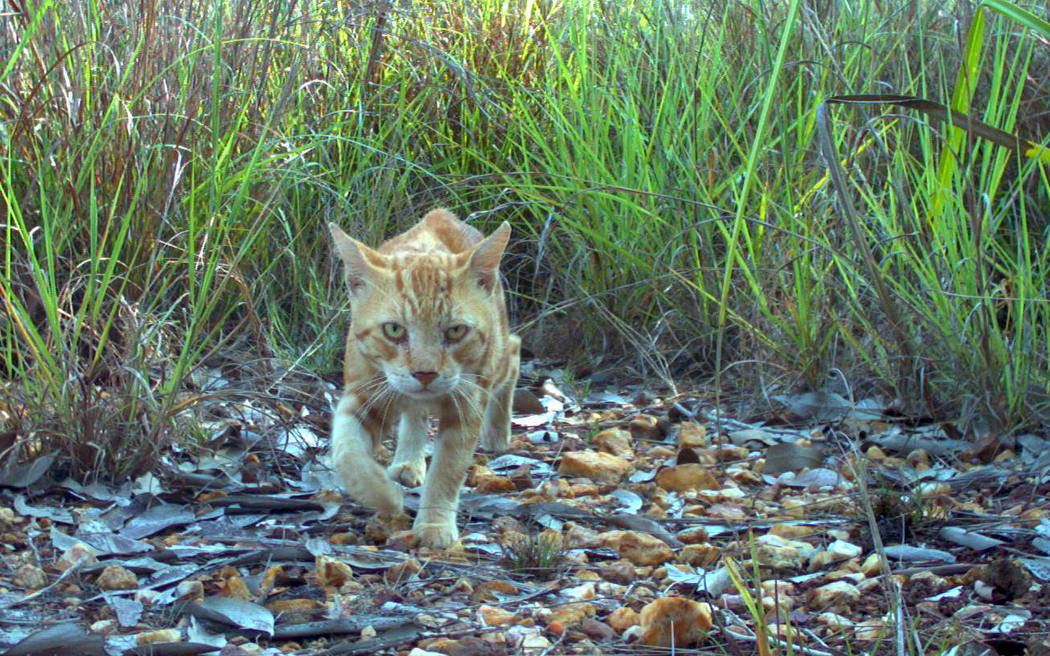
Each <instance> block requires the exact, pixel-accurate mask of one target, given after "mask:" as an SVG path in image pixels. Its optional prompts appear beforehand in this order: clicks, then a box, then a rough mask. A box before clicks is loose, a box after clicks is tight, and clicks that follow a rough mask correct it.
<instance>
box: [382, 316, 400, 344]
mask: <svg viewBox="0 0 1050 656" xmlns="http://www.w3.org/2000/svg"><path fill="white" fill-rule="evenodd" d="M383 336H384V337H386V338H387V339H389V340H390V341H392V342H400V341H401V340H403V339H404V338H405V327H404V326H402V325H401V324H399V323H394V322H393V321H387V322H386V323H384V324H383Z"/></svg>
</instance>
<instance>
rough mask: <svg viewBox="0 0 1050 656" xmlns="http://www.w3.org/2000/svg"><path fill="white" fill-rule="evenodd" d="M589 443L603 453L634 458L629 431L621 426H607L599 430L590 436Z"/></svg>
mask: <svg viewBox="0 0 1050 656" xmlns="http://www.w3.org/2000/svg"><path fill="white" fill-rule="evenodd" d="M591 444H593V445H594V446H595V448H597V449H598V450H599V451H601V452H603V453H611V454H612V455H614V456H620V457H621V458H625V459H627V460H630V459H631V458H634V449H633V448H631V444H632V440H631V433H628V432H627V431H625V430H624V429H622V428H607V429H605V430H603V431H600V432H599V433H597V434H596V435H595V436H594V437H592V438H591Z"/></svg>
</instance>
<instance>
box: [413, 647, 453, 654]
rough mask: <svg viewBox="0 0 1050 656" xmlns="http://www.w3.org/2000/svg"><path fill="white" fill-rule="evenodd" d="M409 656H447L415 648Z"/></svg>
mask: <svg viewBox="0 0 1050 656" xmlns="http://www.w3.org/2000/svg"><path fill="white" fill-rule="evenodd" d="M408 656H445V654H442V653H441V652H439V651H427V650H426V649H420V648H419V647H413V648H412V651H410V652H408Z"/></svg>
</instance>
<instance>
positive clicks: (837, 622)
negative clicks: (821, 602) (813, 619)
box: [817, 611, 853, 632]
mask: <svg viewBox="0 0 1050 656" xmlns="http://www.w3.org/2000/svg"><path fill="white" fill-rule="evenodd" d="M817 622H819V623H821V624H823V625H824V626H826V627H828V628H829V629H831V630H832V631H835V632H838V631H841V630H843V629H848V628H850V627H852V626H853V620H851V619H849V618H848V617H843V616H842V615H838V614H836V613H832V612H831V611H825V612H823V613H819V614H818V615H817Z"/></svg>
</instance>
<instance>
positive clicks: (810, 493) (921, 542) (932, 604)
mask: <svg viewBox="0 0 1050 656" xmlns="http://www.w3.org/2000/svg"><path fill="white" fill-rule="evenodd" d="M525 379H526V382H529V383H530V384H531V390H529V391H523V392H522V393H520V394H519V395H518V398H517V399H516V415H515V421H514V423H515V429H514V433H515V437H514V440H513V444H512V448H511V449H510V451H509V452H507V453H504V454H480V453H479V454H478V455H477V457H476V463H477V464H476V465H475V466H474V467H473V468H472V470H471V472H470V476H469V479H468V481H467V485H468V487H467V489H465V490H464V495H463V501H462V506H461V515H460V528H461V533H462V540H461V542H460V543H459V544H457V545H454V546H453V547H452V548H450V549H448V550H445V551H431V550H427V549H422V548H419V547H418V545H417V544H416V542H415V540H414V536H413V535H412V533H411V531H408V530H407V529H408V527H409V525H410V520H409V519H408V517H398V518H373V517H371V516H370V514H369V513H367V512H366V511H364V510H363V509H361V508H359V507H358V506H356V505H355V504H354V503H352V502H351V501H350V500H348V499H346V498H344V497H342V496H340V495H339V494H336V493H334V492H332V491H330V489H331V487H332V486H333V485H334V482H333V481H332V479H331V474H330V472H328V471H327V470H326V469H325V468H324V466H323V464H322V463H323V452H324V440H325V437H324V436H325V435H326V434H327V429H326V426H327V422H328V415H327V412H328V409H327V403H328V400H327V399H325V398H324V397H325V396H326V395H327V394H331V393H333V392H334V388H333V389H327V390H326V389H323V388H319V389H318V391H317V393H316V394H313V395H310V394H307V395H288V396H286V397H285V398H283V399H281V400H280V401H279V402H268V403H259V404H253V403H238V404H230V403H219V402H216V405H215V407H214V408H211V409H210V410H209V416H208V417H207V424H206V425H207V427H208V429H209V431H210V434H209V436H208V439H206V440H204V441H203V443H202V444H201V445H200V448H199V449H195V450H194V452H192V453H189V452H186V451H183V450H180V449H174V450H172V452H171V453H169V454H168V456H167V457H166V458H165V460H164V462H162V463H160V464H159V465H158V467H157V469H156V470H155V472H154V473H153V474H151V475H148V476H145V477H142V478H140V479H138V480H136V481H134V482H133V483H129V484H126V485H124V486H122V487H113V486H107V485H103V484H94V485H90V486H85V485H81V484H77V483H75V482H73V481H71V480H69V479H66V480H57V479H56V477H55V471H57V465H56V461H55V458H54V456H50V455H45V456H41V457H40V458H39V459H37V460H35V461H33V462H31V463H28V464H27V465H24V466H22V467H17V468H15V467H9V468H7V469H6V470H5V471H4V472H3V474H2V476H0V549H2V556H3V559H2V563H0V646H2V647H3V648H4V649H5V651H3V652H2V653H3V654H9V655H15V654H19V655H23V656H25V655H32V654H87V655H91V654H158V655H159V654H223V655H229V656H233V655H239V654H279V653H282V654H332V655H336V654H339V655H342V654H410V655H411V656H427V655H428V654H435V653H440V654H450V655H458V656H467V655H474V654H478V655H483V656H498V655H500V654H537V655H539V654H649V653H653V654H656V653H681V654H696V653H705V654H706V653H710V654H727V653H728V654H755V653H758V654H774V653H783V654H788V653H795V654H811V655H814V656H821V655H824V654H829V655H831V654H835V655H837V654H855V653H875V654H879V653H894V654H904V653H908V654H915V653H947V652H951V653H967V654H981V653H987V654H1024V653H1029V654H1047V653H1050V646H1048V645H1050V639H1048V637H1047V631H1048V628H1050V583H1048V581H1050V515H1048V514H1047V511H1048V508H1050V501H1048V500H1047V498H1046V495H1047V491H1048V489H1050V483H1048V481H1050V477H1048V472H1050V455H1048V454H1050V448H1048V447H1050V442H1048V441H1047V440H1045V439H1044V438H1043V437H1041V436H1039V435H1018V436H1012V437H1005V436H1000V435H977V436H969V435H965V434H961V433H960V432H959V431H958V430H957V427H955V426H953V425H950V424H932V425H916V423H915V422H913V421H909V420H908V418H906V417H901V416H899V414H898V413H895V412H894V411H893V408H892V407H886V406H885V405H884V404H882V403H880V402H878V401H877V400H871V399H861V400H857V399H853V400H849V399H848V398H847V396H846V395H845V394H835V393H832V392H825V393H819V394H815V393H810V394H804V395H784V396H774V397H772V398H770V399H769V402H768V404H767V405H765V406H764V407H763V408H761V409H760V410H754V409H751V410H746V409H742V406H738V407H737V409H735V410H732V411H727V414H726V416H717V415H716V414H715V413H714V411H713V409H712V405H711V403H710V401H711V399H710V398H706V397H705V395H703V394H699V395H695V396H690V395H675V394H671V393H670V392H668V391H666V390H659V389H654V388H650V387H646V386H621V387H610V388H609V389H607V390H605V391H600V392H598V391H593V390H590V391H586V392H584V391H576V392H571V391H570V390H573V389H574V387H578V385H577V386H573V385H571V384H569V383H568V382H566V381H565V380H564V377H563V376H562V374H561V372H560V371H559V370H557V369H547V370H545V369H543V368H542V367H539V366H536V365H531V366H530V367H528V368H527V375H526V377H525ZM592 387H597V385H592ZM406 504H407V506H408V509H409V510H410V511H412V510H413V507H414V506H415V505H418V497H416V496H413V495H411V494H410V495H409V496H408V499H407V502H406ZM71 650H72V651H71Z"/></svg>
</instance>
